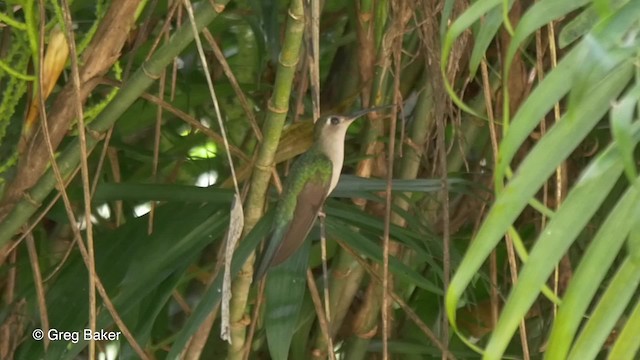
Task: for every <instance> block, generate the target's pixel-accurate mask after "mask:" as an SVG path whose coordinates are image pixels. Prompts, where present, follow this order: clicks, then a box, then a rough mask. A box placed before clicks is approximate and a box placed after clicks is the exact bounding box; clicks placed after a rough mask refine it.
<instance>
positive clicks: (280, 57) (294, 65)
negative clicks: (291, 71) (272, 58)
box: [278, 53, 298, 68]
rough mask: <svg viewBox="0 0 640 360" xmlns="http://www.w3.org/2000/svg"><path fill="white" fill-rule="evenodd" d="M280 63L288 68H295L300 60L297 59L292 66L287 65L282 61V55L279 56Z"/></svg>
mask: <svg viewBox="0 0 640 360" xmlns="http://www.w3.org/2000/svg"><path fill="white" fill-rule="evenodd" d="M278 62H279V63H280V65H281V66H283V67H286V68H294V67H296V66H298V58H295V59H294V60H293V61H292V62H291V63H290V64H287V63H285V62H284V61H283V60H282V53H281V54H280V55H279V56H278Z"/></svg>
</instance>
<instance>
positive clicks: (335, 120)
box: [329, 116, 340, 125]
mask: <svg viewBox="0 0 640 360" xmlns="http://www.w3.org/2000/svg"><path fill="white" fill-rule="evenodd" d="M329 121H330V122H331V125H338V124H340V118H338V117H337V116H332V117H330V118H329Z"/></svg>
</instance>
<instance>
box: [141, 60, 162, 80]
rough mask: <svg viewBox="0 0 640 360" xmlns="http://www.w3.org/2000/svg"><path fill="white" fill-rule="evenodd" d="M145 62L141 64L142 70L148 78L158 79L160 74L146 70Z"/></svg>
mask: <svg viewBox="0 0 640 360" xmlns="http://www.w3.org/2000/svg"><path fill="white" fill-rule="evenodd" d="M146 65H147V63H144V64H142V72H143V73H144V74H145V75H147V77H148V78H149V79H152V80H158V79H160V74H152V73H151V72H150V71H149V70H147V66H146Z"/></svg>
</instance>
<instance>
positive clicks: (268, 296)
mask: <svg viewBox="0 0 640 360" xmlns="http://www.w3.org/2000/svg"><path fill="white" fill-rule="evenodd" d="M310 248H311V242H310V241H305V242H304V243H303V245H302V246H301V247H300V249H298V250H297V251H296V252H295V253H294V254H293V255H292V256H291V257H290V258H288V259H287V260H286V261H285V262H283V263H282V264H280V265H278V266H275V267H273V268H272V269H270V270H269V272H268V273H267V280H266V282H267V283H266V285H265V329H266V332H267V341H268V343H269V352H270V353H271V358H272V359H276V360H285V359H288V355H289V348H290V346H291V339H292V338H293V334H294V332H295V330H296V327H297V326H298V318H299V315H300V309H301V308H302V302H303V301H304V294H305V291H306V289H307V277H306V271H307V263H308V261H309V249H310Z"/></svg>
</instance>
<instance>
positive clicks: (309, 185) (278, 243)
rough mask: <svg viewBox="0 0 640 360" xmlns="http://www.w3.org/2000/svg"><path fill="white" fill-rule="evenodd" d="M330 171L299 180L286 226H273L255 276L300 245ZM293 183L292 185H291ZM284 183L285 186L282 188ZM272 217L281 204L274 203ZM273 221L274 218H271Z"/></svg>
mask: <svg viewBox="0 0 640 360" xmlns="http://www.w3.org/2000/svg"><path fill="white" fill-rule="evenodd" d="M330 179H331V174H330V173H329V174H328V176H326V174H320V173H317V172H312V173H311V174H310V176H308V177H307V178H306V179H304V180H306V181H304V182H303V183H300V185H301V189H300V191H299V193H298V196H297V198H296V204H295V207H294V209H293V216H292V217H291V219H292V221H291V222H290V224H289V225H288V226H280V227H278V226H276V227H275V228H274V230H273V232H272V233H271V235H270V238H269V242H268V244H267V247H266V250H265V251H264V254H263V255H262V259H261V260H260V265H259V266H258V270H257V271H256V274H255V278H256V279H260V278H262V276H264V274H265V273H266V272H267V270H268V269H269V268H270V267H271V266H275V265H278V264H280V263H282V262H284V261H285V260H286V259H287V258H289V257H290V256H291V255H293V253H294V252H295V251H296V250H298V249H299V248H300V246H301V245H302V243H303V242H304V240H305V239H306V238H307V235H309V232H310V231H311V228H312V227H313V223H314V221H315V219H316V217H317V216H318V212H319V211H320V208H321V207H322V204H323V203H324V200H325V199H326V197H327V194H328V192H329V184H330ZM295 187H296V186H295V185H294V186H293V188H295ZM287 188H288V187H287V186H285V190H286V189H287ZM290 191H291V190H290ZM278 207H279V208H276V217H278V216H279V211H278V210H281V209H282V208H283V205H282V204H280V203H279V204H278ZM274 221H275V223H277V221H278V219H276V220H274Z"/></svg>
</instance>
